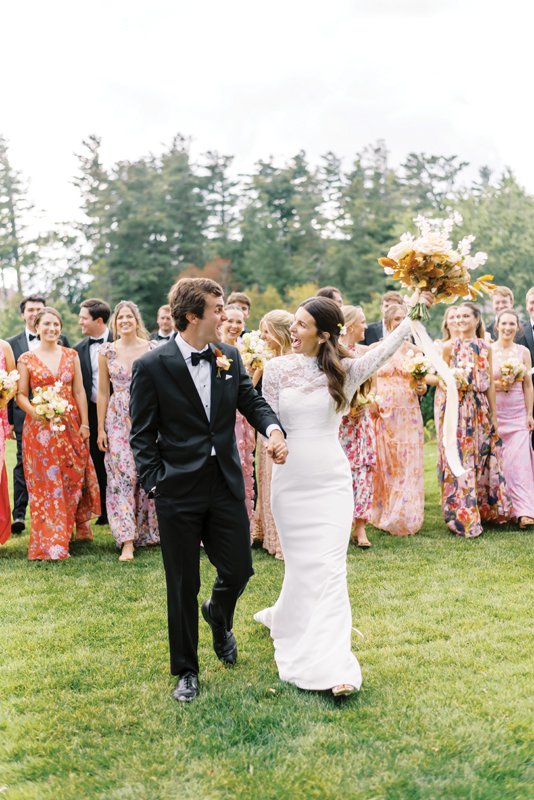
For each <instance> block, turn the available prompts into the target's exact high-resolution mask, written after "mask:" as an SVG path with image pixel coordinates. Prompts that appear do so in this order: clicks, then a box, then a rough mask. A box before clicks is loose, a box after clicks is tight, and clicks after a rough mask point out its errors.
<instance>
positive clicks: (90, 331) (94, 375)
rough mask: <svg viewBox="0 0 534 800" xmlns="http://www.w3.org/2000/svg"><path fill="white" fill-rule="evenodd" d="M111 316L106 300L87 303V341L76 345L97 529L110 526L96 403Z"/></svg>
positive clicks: (83, 314) (83, 319) (82, 318)
mask: <svg viewBox="0 0 534 800" xmlns="http://www.w3.org/2000/svg"><path fill="white" fill-rule="evenodd" d="M110 316H111V308H110V307H109V306H108V304H107V303H106V302H105V301H104V300H99V299H98V298H96V297H91V298H89V300H84V302H83V303H82V304H81V306H80V314H79V317H78V321H79V323H80V327H81V329H82V333H83V334H84V336H85V339H82V340H81V341H80V342H78V344H77V345H75V349H76V350H77V351H78V355H79V357H80V365H81V368H82V377H83V387H84V389H85V394H86V395H87V406H88V408H89V431H90V435H89V449H90V452H91V458H92V459H93V464H94V465H95V470H96V476H97V478H98V485H99V487H100V507H101V515H100V517H99V518H98V519H97V521H96V524H97V525H107V523H108V517H107V512H106V485H107V476H106V468H105V466H104V453H103V452H102V451H101V450H99V448H98V445H97V438H98V417H97V413H96V399H97V395H98V351H99V349H100V345H101V344H103V343H104V342H111V341H112V340H113V336H112V335H111V331H110V330H109V328H108V326H107V323H108V320H109V318H110Z"/></svg>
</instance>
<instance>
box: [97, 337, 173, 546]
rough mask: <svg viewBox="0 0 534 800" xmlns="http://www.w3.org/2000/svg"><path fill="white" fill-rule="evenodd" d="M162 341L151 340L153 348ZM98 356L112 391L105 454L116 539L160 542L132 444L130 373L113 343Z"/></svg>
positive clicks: (108, 500) (119, 541) (119, 542)
mask: <svg viewBox="0 0 534 800" xmlns="http://www.w3.org/2000/svg"><path fill="white" fill-rule="evenodd" d="M158 346H159V342H150V345H149V350H154V349H155V348H156V347H158ZM99 355H101V356H105V357H106V358H107V361H108V371H109V377H110V381H111V383H112V385H113V394H112V395H111V397H110V398H109V403H108V408H107V412H106V422H105V430H106V434H107V437H108V449H107V452H106V454H105V456H104V463H105V465H106V473H107V478H108V482H107V490H106V509H107V512H108V520H109V527H110V529H111V533H112V535H113V538H114V539H115V542H116V543H117V545H118V546H122V545H123V544H124V542H127V541H133V542H134V544H135V546H136V547H145V546H146V545H152V544H158V543H159V531H158V521H157V518H156V509H155V505H154V501H153V500H149V498H148V496H147V494H146V492H145V490H144V489H143V488H142V486H141V485H140V483H139V479H138V477H137V470H136V468H135V461H134V457H133V453H132V448H131V447H130V442H129V435H130V426H131V424H130V416H129V404H130V384H131V382H132V376H131V373H129V372H128V371H127V370H126V368H125V367H124V366H123V365H122V364H121V363H120V362H119V360H118V359H117V353H116V351H115V346H114V344H113V342H106V343H105V344H103V345H101V346H100V350H99Z"/></svg>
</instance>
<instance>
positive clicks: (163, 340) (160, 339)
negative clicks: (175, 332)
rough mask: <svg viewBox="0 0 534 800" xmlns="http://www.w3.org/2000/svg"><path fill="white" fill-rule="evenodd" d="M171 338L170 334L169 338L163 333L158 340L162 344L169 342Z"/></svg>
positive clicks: (159, 334)
mask: <svg viewBox="0 0 534 800" xmlns="http://www.w3.org/2000/svg"><path fill="white" fill-rule="evenodd" d="M170 338H171V336H170V334H169V335H168V336H162V335H161V333H158V340H159V341H160V342H168V341H169V339H170Z"/></svg>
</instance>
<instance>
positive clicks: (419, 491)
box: [369, 351, 425, 536]
mask: <svg viewBox="0 0 534 800" xmlns="http://www.w3.org/2000/svg"><path fill="white" fill-rule="evenodd" d="M405 359H406V355H405V353H403V352H399V351H397V352H396V353H395V354H394V355H393V356H392V357H391V358H390V359H389V361H387V362H386V363H385V364H384V366H383V367H381V368H380V369H379V370H378V373H377V392H378V395H379V396H380V398H381V400H380V408H381V413H380V417H379V418H378V419H377V422H376V471H375V479H374V486H373V503H372V506H371V514H370V517H369V521H370V522H371V523H372V524H373V525H374V526H375V528H380V529H381V530H384V531H387V532H388V533H391V534H393V535H394V536H409V535H412V534H414V533H417V531H418V530H420V528H421V526H422V525H423V520H424V503H425V486H424V462H423V444H424V433H423V417H422V415H421V409H420V407H419V400H418V397H417V395H416V393H415V391H414V390H413V389H412V387H411V386H410V376H409V374H408V372H407V371H406V370H405V369H404V368H403V366H402V364H403V361H404V360H405Z"/></svg>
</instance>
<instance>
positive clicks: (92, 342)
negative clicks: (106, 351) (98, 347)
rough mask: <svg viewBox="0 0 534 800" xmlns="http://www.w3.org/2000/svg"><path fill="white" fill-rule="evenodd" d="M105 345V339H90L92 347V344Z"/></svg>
mask: <svg viewBox="0 0 534 800" xmlns="http://www.w3.org/2000/svg"><path fill="white" fill-rule="evenodd" d="M103 343H104V339H103V338H102V339H89V344H90V345H91V344H103Z"/></svg>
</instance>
